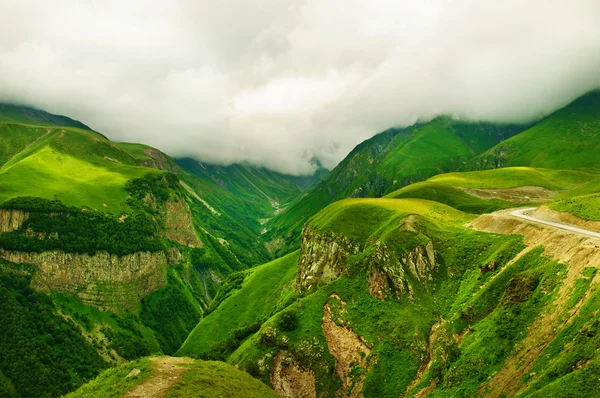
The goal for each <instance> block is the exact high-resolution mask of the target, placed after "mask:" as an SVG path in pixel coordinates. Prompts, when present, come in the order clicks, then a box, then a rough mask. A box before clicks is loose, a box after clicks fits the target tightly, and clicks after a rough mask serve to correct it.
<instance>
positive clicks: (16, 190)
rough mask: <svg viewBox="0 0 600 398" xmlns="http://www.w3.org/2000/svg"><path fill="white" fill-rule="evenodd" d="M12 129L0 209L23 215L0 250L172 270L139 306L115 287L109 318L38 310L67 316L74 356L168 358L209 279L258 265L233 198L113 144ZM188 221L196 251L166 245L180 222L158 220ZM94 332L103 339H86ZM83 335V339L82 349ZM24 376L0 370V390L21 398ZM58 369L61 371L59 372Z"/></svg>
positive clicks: (261, 251) (4, 141)
mask: <svg viewBox="0 0 600 398" xmlns="http://www.w3.org/2000/svg"><path fill="white" fill-rule="evenodd" d="M12 121H14V118H13V119H11V123H0V133H2V134H1V135H0V159H1V160H2V163H1V164H0V166H1V167H0V206H2V208H3V209H9V210H10V209H12V210H14V209H18V210H21V211H26V212H28V213H29V218H28V220H27V221H26V222H25V223H24V224H23V226H22V228H20V229H18V230H15V231H12V232H7V233H3V234H0V247H2V248H3V249H5V250H12V251H18V252H27V253H37V252H43V251H47V250H62V251H65V252H67V253H89V254H94V253H95V252H97V251H98V250H102V251H108V252H109V253H111V254H115V255H119V256H120V255H125V254H131V253H137V252H139V251H150V252H156V251H164V252H165V254H166V255H168V256H169V259H170V261H172V262H173V264H172V265H171V266H170V267H169V269H168V275H167V285H166V286H165V287H163V288H161V289H159V290H157V291H155V292H153V293H151V294H150V295H148V296H147V297H144V298H143V299H142V302H141V304H140V303H139V300H140V297H138V296H137V295H135V297H128V296H127V294H125V293H123V294H122V293H118V292H117V290H118V289H117V290H115V294H117V293H118V295H117V296H115V300H116V301H117V302H122V303H123V305H122V311H118V310H116V309H114V311H116V312H119V315H115V314H110V313H107V312H103V311H99V310H97V309H94V308H92V307H88V306H85V305H83V304H82V303H81V302H79V301H78V300H76V299H74V298H72V297H68V296H60V295H59V296H52V298H51V299H48V300H50V301H49V302H51V303H53V304H49V306H50V307H49V308H60V311H62V313H64V314H66V315H68V316H69V317H70V318H71V319H73V323H72V325H71V324H70V325H71V326H69V327H71V328H72V329H73V328H74V330H75V332H77V331H80V332H81V333H80V335H79V336H80V338H77V339H76V338H72V340H73V342H74V344H75V345H76V346H77V347H75V348H73V350H72V351H73V352H74V353H77V352H79V351H78V350H84V351H85V350H87V349H89V348H90V347H91V350H92V351H93V352H96V351H98V352H100V351H102V350H108V351H109V352H113V351H112V350H114V352H115V355H116V356H120V357H121V358H125V359H133V358H137V357H140V356H143V355H149V354H151V353H155V352H163V353H173V352H174V351H175V350H176V349H177V348H179V346H180V345H181V344H182V343H183V341H184V340H185V338H186V337H187V335H188V334H189V332H190V331H191V330H192V329H193V328H194V326H196V324H197V322H198V321H199V319H200V318H201V315H202V311H203V310H204V309H206V308H207V307H208V306H209V304H210V301H211V299H212V297H213V296H214V295H215V294H216V291H217V289H218V286H219V283H220V280H222V279H223V278H225V277H226V276H227V275H228V274H229V273H231V272H234V271H237V270H243V269H246V268H248V267H251V266H253V265H256V264H262V263H264V262H266V261H268V260H269V258H270V257H269V254H268V253H267V251H266V249H265V248H264V246H263V243H262V242H261V241H260V240H259V239H258V235H259V234H260V228H261V226H260V223H259V222H258V220H256V219H255V218H254V217H252V215H249V214H248V211H247V208H245V207H244V204H243V200H242V199H239V198H236V197H235V195H233V194H231V193H229V192H228V191H226V190H225V189H223V188H221V187H219V186H218V185H217V184H215V183H214V182H212V183H210V182H208V181H205V180H202V179H201V178H198V177H197V176H194V175H192V174H190V173H187V172H185V171H183V170H181V169H180V168H179V167H178V166H177V165H176V164H175V162H174V161H173V160H172V159H171V158H169V157H168V156H167V155H165V154H163V153H161V152H160V151H158V150H157V149H154V148H151V147H148V146H145V145H141V144H128V143H124V144H123V143H119V144H116V143H113V142H111V141H109V140H108V139H106V138H105V137H104V136H102V135H100V134H97V133H95V132H92V131H89V130H84V129H80V128H73V127H69V126H48V127H46V126H44V127H40V126H32V125H25V124H15V123H12ZM40 124H41V123H40ZM173 173H176V174H173ZM184 183H185V186H184V185H183V184H184ZM24 197H27V198H24ZM167 202H169V203H171V208H173V206H175V207H174V209H175V210H174V211H175V213H168V211H167V209H166V208H167V206H168V205H167ZM173 203H174V204H175V205H173ZM187 206H189V213H186V212H187ZM165 214H171V215H170V216H168V217H167V215H165ZM188 214H189V216H191V223H192V224H193V229H194V230H195V231H194V232H195V233H196V235H197V236H198V239H199V240H200V242H201V244H200V246H201V247H195V248H191V247H187V246H185V245H183V244H180V243H176V242H174V241H172V240H170V239H167V238H166V235H165V234H167V232H168V231H170V230H172V229H175V230H177V229H178V228H180V225H179V224H177V225H170V226H168V225H167V221H166V220H167V219H168V218H169V217H170V219H171V220H172V221H171V222H174V223H179V222H180V221H181V222H183V221H185V220H186V219H187V218H188V217H189V216H188ZM122 216H123V217H122ZM124 216H126V217H124ZM183 225H185V224H183ZM31 231H35V233H34V234H32V233H31ZM40 236H47V237H49V238H48V239H44V238H40ZM176 253H178V254H176ZM65 266H68V264H67V265H65ZM107 272H108V271H107ZM90 283H91V284H92V285H93V283H94V281H93V280H92V281H90ZM140 283H143V281H142V282H140ZM137 287H139V286H138V285H137V284H135V283H131V284H129V285H127V286H124V288H126V289H129V288H131V290H132V291H135V289H137ZM94 289H96V290H97V291H98V292H99V293H101V294H106V295H110V294H112V293H111V292H113V289H112V288H111V287H110V286H108V285H107V284H102V285H100V284H99V285H98V286H97V287H95V288H94ZM36 294H37V293H36ZM36 297H37V296H36ZM11 308H12V307H11ZM15 311H16V310H15ZM27 327H29V328H30V329H32V330H36V328H35V327H31V326H27ZM78 328H79V329H78ZM98 333H102V335H103V336H104V337H102V338H100V337H97V334H98ZM88 335H90V336H93V337H86V336H88ZM87 338H90V339H92V341H93V342H92V343H90V344H87V343H83V342H82V341H87V340H86V339H87ZM104 338H105V339H104ZM42 340H43V339H42ZM43 341H45V340H43ZM43 341H42V344H43ZM35 344H37V342H36V343H35ZM86 344H87V345H86ZM102 347H104V348H102ZM21 348H23V350H21ZM59 348H60V346H59V345H56V346H49V347H46V349H47V352H46V354H47V356H48V358H52V357H53V356H56V355H62V354H61V351H60V349H59ZM5 349H6V351H5V353H6V355H7V356H9V357H12V356H13V355H25V356H31V355H34V354H35V350H34V345H20V344H19V342H17V341H15V340H8V345H7V346H6V347H5ZM30 349H31V350H30ZM46 354H45V355H46ZM117 358H118V357H117ZM88 362H89V361H88ZM102 364H103V365H102V366H106V364H105V363H104V362H102ZM19 366H21V365H19ZM40 366H41V367H40V369H39V370H40V374H42V373H43V374H46V373H48V372H50V373H52V371H51V370H49V366H50V365H49V363H46V362H43V363H42V364H41V365H40ZM77 366H79V365H77ZM77 366H76V365H73V366H71V365H68V366H67V368H68V369H71V367H73V368H77ZM82 366H83V365H82ZM85 366H88V365H85ZM89 366H91V365H89ZM24 368H26V366H25V367H23V368H20V369H21V370H18V371H6V372H4V371H3V370H2V369H0V372H2V373H3V375H4V376H3V380H4V379H6V380H8V381H9V382H8V383H4V382H3V383H2V385H5V384H6V386H8V387H10V386H12V385H14V386H15V389H16V390H17V392H18V393H19V394H23V391H25V390H26V388H27V387H26V386H25V385H24V384H23V383H22V380H21V376H22V375H21V374H20V373H19V372H21V371H22V369H24ZM85 369H87V370H85ZM85 369H83V368H82V370H81V373H80V374H81V375H87V374H91V375H92V376H94V375H95V374H96V373H97V370H98V369H97V368H89V369H88V368H85ZM60 371H61V372H66V370H65V368H64V367H60ZM15 372H17V373H15ZM90 372H92V373H93V374H92V373H90ZM94 372H95V373H94ZM65 374H68V373H65ZM65 377H66V376H65ZM82 377H83V376H81V377H79V378H73V379H72V380H70V381H68V382H67V381H65V383H63V384H60V385H59V386H57V388H59V389H60V392H57V391H59V390H56V389H49V390H48V391H49V395H48V396H57V395H59V394H62V393H65V392H67V391H69V390H72V389H73V388H74V387H76V386H77V385H79V384H81V382H83V381H85V380H84V379H83V378H82ZM86 377H87V376H86ZM43 383H44V382H43V381H42V380H41V379H40V380H37V381H33V382H31V388H38V389H39V388H42V386H43V385H44V384H43ZM61 383H62V381H61ZM67 386H69V387H67ZM8 387H6V388H8ZM3 388H4V387H3ZM11 388H12V387H11ZM32 396H44V395H36V394H33V395H32Z"/></svg>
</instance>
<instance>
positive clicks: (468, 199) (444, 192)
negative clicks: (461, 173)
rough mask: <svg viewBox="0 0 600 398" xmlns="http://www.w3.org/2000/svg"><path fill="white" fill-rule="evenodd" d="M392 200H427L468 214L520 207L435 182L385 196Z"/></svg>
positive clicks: (413, 186)
mask: <svg viewBox="0 0 600 398" xmlns="http://www.w3.org/2000/svg"><path fill="white" fill-rule="evenodd" d="M385 197H386V198H390V199H403V198H415V199H427V200H432V201H435V202H440V203H443V204H445V205H448V206H450V207H454V208H455V209H457V210H460V211H464V212H466V213H474V214H481V213H489V212H492V211H496V210H500V209H506V208H510V207H515V206H518V204H515V203H513V202H508V201H505V200H501V199H490V200H485V199H480V198H478V197H476V196H473V195H469V194H468V193H466V192H463V191H462V190H460V189H458V188H454V187H452V186H449V185H445V184H442V183H435V182H429V181H425V182H417V183H414V184H411V185H408V186H407V187H404V188H401V189H399V190H397V191H394V192H392V193H390V194H388V195H386V196H385Z"/></svg>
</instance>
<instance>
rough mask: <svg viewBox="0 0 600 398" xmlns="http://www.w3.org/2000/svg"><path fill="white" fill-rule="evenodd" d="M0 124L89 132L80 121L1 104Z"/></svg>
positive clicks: (28, 108)
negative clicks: (70, 128) (51, 127)
mask: <svg viewBox="0 0 600 398" xmlns="http://www.w3.org/2000/svg"><path fill="white" fill-rule="evenodd" d="M0 123H13V124H28V125H33V126H63V127H75V128H78V129H84V130H91V129H90V128H89V127H88V126H86V125H85V124H83V123H81V122H80V121H77V120H73V119H71V118H69V117H66V116H61V115H54V114H52V113H48V112H46V111H42V110H39V109H35V108H30V107H27V106H20V105H13V104H1V103H0Z"/></svg>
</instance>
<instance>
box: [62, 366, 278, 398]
mask: <svg viewBox="0 0 600 398" xmlns="http://www.w3.org/2000/svg"><path fill="white" fill-rule="evenodd" d="M157 359H158V360H160V359H161V358H150V359H149V358H143V359H139V360H137V361H133V362H128V363H126V364H123V365H121V366H119V367H117V368H113V369H109V370H107V371H105V372H104V373H102V374H101V375H100V376H98V378H96V379H95V380H92V381H91V382H89V383H88V384H86V385H84V386H83V387H81V388H80V389H79V390H77V391H75V392H74V393H71V394H69V395H67V396H66V397H68V398H88V397H89V398H91V397H106V398H119V397H123V396H124V395H125V394H127V393H128V392H129V391H132V390H133V389H134V388H136V387H143V385H144V383H151V382H152V379H153V378H155V377H158V376H160V375H161V373H160V372H161V371H162V369H159V368H157V365H156V362H154V360H157ZM166 360H168V358H167V359H166ZM169 367H172V368H178V369H177V370H178V372H182V373H183V374H182V375H179V376H172V375H164V376H163V377H166V378H167V379H168V381H163V382H162V383H164V384H167V387H166V388H165V389H164V391H161V393H162V394H164V396H166V397H182V398H183V397H190V398H191V397H194V398H196V397H201V398H212V397H228V398H238V397H239V398H246V397H249V398H263V397H264V398H268V397H273V398H274V397H277V396H278V395H277V394H275V393H274V392H273V390H271V389H270V388H268V387H267V386H265V385H264V384H263V383H261V382H260V381H258V380H255V379H253V378H252V377H250V376H249V375H248V374H246V373H244V372H242V371H240V370H237V369H236V368H234V367H233V366H231V365H227V364H224V363H222V362H212V361H191V363H182V364H179V365H176V364H174V365H169ZM134 369H137V370H139V371H140V372H139V374H138V375H137V376H135V377H129V378H128V377H127V375H128V374H129V373H130V372H131V371H132V370H134ZM169 384H171V385H169ZM149 391H150V390H149ZM151 391H153V392H154V393H158V391H157V390H156V389H154V390H151ZM149 393H150V392H149ZM162 394H161V396H163V395H162Z"/></svg>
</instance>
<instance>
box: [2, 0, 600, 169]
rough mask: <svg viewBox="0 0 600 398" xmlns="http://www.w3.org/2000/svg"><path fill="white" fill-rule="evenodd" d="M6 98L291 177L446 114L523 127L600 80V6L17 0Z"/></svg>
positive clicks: (119, 136)
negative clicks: (380, 135)
mask: <svg viewBox="0 0 600 398" xmlns="http://www.w3.org/2000/svg"><path fill="white" fill-rule="evenodd" d="M0 15H2V19H1V20H2V23H0V100H1V101H9V102H18V103H25V104H29V105H33V106H36V107H39V108H42V109H45V110H48V111H50V112H53V113H59V114H65V115H67V116H70V117H73V118H75V119H78V120H81V121H82V122H84V123H86V124H88V125H90V126H91V127H93V128H94V129H96V130H98V131H100V132H102V133H104V134H105V135H107V136H108V137H110V138H111V139H113V140H118V141H134V142H143V143H146V144H149V145H152V146H156V147H158V148H160V149H161V150H163V151H165V152H167V153H168V154H170V155H174V156H194V157H196V158H198V159H201V160H204V161H207V162H219V163H230V162H240V161H249V162H251V163H255V164H260V165H265V166H267V167H270V168H273V169H276V170H279V171H283V172H289V173H303V172H304V173H305V172H308V171H310V165H309V162H310V159H311V158H313V157H317V158H319V159H321V160H322V161H323V163H324V164H325V165H326V166H328V167H333V166H335V164H336V163H337V162H339V161H340V160H341V159H342V158H343V157H344V156H345V155H346V154H347V153H348V152H349V151H350V150H351V149H352V148H353V147H354V146H355V145H357V144H358V143H360V142H361V141H362V140H364V139H366V138H369V137H371V136H373V135H374V134H376V133H377V132H380V131H382V130H384V129H386V128H388V127H392V126H406V125H410V124H412V123H414V122H415V121H416V120H419V119H423V120H426V119H429V118H432V117H433V116H435V115H438V114H441V113H446V114H454V115H457V116H460V117H462V118H471V119H480V120H492V121H524V120H527V119H532V118H534V117H539V116H540V115H543V114H546V113H548V112H550V111H552V110H554V109H556V108H558V107H560V106H562V105H564V104H566V103H568V102H569V101H571V100H572V99H574V98H575V97H577V96H578V95H580V94H582V93H584V92H586V91H588V90H590V89H593V88H596V87H599V86H600V1H599V0H565V1H556V0H497V1H492V0H440V1H427V0H414V1H407V0H389V1H388V0H362V1H356V0H339V1H337V0H305V1H299V0H298V1H297V0H239V1H231V0H219V1H208V0H195V1H193V0H183V1H179V2H176V1H174V0H164V1H141V0H140V1H125V0H118V1H109V0H98V1H96V0H86V1H76V0H64V1H58V0H40V1H33V0H6V1H2V2H0Z"/></svg>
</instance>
